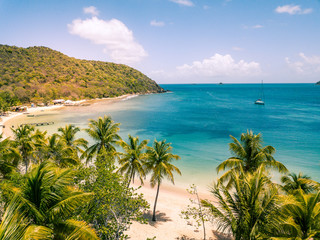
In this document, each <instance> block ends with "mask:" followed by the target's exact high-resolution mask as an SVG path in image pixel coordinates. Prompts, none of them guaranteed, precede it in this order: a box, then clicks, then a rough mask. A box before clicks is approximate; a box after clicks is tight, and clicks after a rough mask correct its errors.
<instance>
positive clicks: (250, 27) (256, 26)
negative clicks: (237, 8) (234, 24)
mask: <svg viewBox="0 0 320 240" xmlns="http://www.w3.org/2000/svg"><path fill="white" fill-rule="evenodd" d="M242 27H243V29H259V28H263V26H262V25H260V24H256V25H253V26H247V25H242Z"/></svg>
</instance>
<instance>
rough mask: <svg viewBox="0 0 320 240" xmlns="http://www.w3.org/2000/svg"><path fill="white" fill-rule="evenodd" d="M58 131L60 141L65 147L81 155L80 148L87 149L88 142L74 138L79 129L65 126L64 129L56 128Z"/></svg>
mask: <svg viewBox="0 0 320 240" xmlns="http://www.w3.org/2000/svg"><path fill="white" fill-rule="evenodd" d="M58 131H59V132H61V135H60V137H61V139H62V140H63V141H65V143H66V145H67V146H69V147H72V148H74V149H76V150H77V151H78V152H81V153H83V150H82V149H81V147H82V148H87V145H88V141H87V140H85V139H84V138H78V139H76V138H75V135H76V133H77V132H79V131H80V128H78V127H75V126H74V125H71V124H70V125H66V126H65V127H64V128H62V127H60V128H58Z"/></svg>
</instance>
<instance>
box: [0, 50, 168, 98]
mask: <svg viewBox="0 0 320 240" xmlns="http://www.w3.org/2000/svg"><path fill="white" fill-rule="evenodd" d="M162 91H163V89H162V88H161V87H159V86H158V85H157V83H156V82H155V81H153V80H151V79H150V78H148V77H147V76H146V75H144V74H142V73H141V72H139V71H137V70H135V69H133V68H131V67H128V66H126V65H123V64H115V63H110V62H101V61H89V60H79V59H75V58H72V57H68V56H66V55H64V54H62V53H60V52H58V51H55V50H52V49H50V48H47V47H29V48H19V47H15V46H7V45H0V96H1V97H2V99H6V100H7V101H9V100H11V101H14V102H17V101H20V102H21V103H28V102H35V103H40V102H44V103H45V102H48V101H50V100H52V99H57V98H65V99H71V100H77V99H92V98H103V97H114V96H119V95H123V94H130V93H151V92H162Z"/></svg>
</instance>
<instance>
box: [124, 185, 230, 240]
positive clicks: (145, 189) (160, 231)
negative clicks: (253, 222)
mask: <svg viewBox="0 0 320 240" xmlns="http://www.w3.org/2000/svg"><path fill="white" fill-rule="evenodd" d="M156 191H157V190H156V188H151V187H150V186H149V184H145V185H144V186H142V187H141V188H140V189H139V190H138V192H139V193H143V194H144V197H145V199H146V200H147V201H148V202H149V204H150V211H149V212H147V213H146V214H145V217H146V218H147V219H148V224H140V223H137V222H134V223H133V224H132V225H131V227H130V229H129V231H127V232H126V234H127V235H128V236H129V239H134V240H146V239H147V238H151V239H152V238H153V237H156V238H155V239H156V240H174V239H185V240H191V239H197V240H198V239H199V240H200V239H203V228H202V227H199V228H198V229H197V227H196V222H195V220H193V219H190V220H185V219H183V218H182V217H181V211H182V210H185V209H186V208H187V206H188V205H190V204H191V203H190V200H189V198H193V196H192V195H191V194H189V193H188V192H187V191H186V190H185V189H183V188H180V187H179V186H173V185H169V183H164V184H163V185H161V187H160V193H159V198H158V203H157V212H156V218H157V221H156V222H153V221H152V220H151V218H152V210H153V204H154V199H155V195H156ZM199 197H200V198H201V199H211V200H212V196H211V195H210V194H209V193H208V192H207V193H205V192H199ZM206 235H207V238H206V239H219V240H227V239H228V240H229V239H230V238H228V237H227V236H226V235H224V234H219V233H216V232H215V231H213V225H212V224H211V223H209V222H207V223H206Z"/></svg>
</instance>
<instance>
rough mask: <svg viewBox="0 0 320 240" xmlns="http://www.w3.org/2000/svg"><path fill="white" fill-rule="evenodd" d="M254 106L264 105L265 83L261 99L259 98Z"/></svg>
mask: <svg viewBox="0 0 320 240" xmlns="http://www.w3.org/2000/svg"><path fill="white" fill-rule="evenodd" d="M254 104H258V105H264V91H263V81H262V82H261V98H258V99H257V100H256V101H255V102H254Z"/></svg>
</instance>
